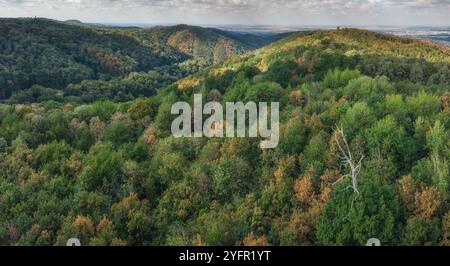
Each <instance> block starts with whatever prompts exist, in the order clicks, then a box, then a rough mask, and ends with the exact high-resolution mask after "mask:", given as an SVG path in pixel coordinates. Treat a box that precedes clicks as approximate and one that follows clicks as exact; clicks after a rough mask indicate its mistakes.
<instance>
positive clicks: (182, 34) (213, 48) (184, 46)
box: [125, 25, 289, 65]
mask: <svg viewBox="0 0 450 266" xmlns="http://www.w3.org/2000/svg"><path fill="white" fill-rule="evenodd" d="M125 34H127V35H130V36H135V37H137V38H138V39H139V40H141V41H143V42H145V41H149V42H154V43H162V44H167V45H169V46H171V47H174V48H176V49H178V50H179V51H181V52H183V53H185V54H188V55H190V56H191V57H192V58H193V59H194V60H197V63H200V64H202V65H211V64H216V63H220V62H223V61H224V60H225V59H228V58H230V57H232V56H234V55H238V54H243V53H245V52H248V51H250V50H254V49H256V48H260V47H262V46H264V45H266V44H269V43H271V42H273V41H276V40H279V39H281V38H283V37H286V36H288V35H289V34H274V35H268V36H264V35H254V34H240V33H233V32H227V31H223V30H218V29H214V28H202V27H198V26H189V25H176V26H169V27H155V28H152V29H145V30H142V29H136V30H134V31H128V32H125Z"/></svg>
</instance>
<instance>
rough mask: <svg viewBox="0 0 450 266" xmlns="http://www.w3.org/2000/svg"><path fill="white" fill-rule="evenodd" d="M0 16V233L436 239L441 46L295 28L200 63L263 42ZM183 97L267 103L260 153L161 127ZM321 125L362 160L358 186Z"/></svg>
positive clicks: (139, 239) (95, 240)
mask: <svg viewBox="0 0 450 266" xmlns="http://www.w3.org/2000/svg"><path fill="white" fill-rule="evenodd" d="M0 24H2V25H3V27H0V33H1V34H0V43H1V45H0V65H2V64H3V65H5V64H6V63H5V62H7V64H6V65H7V67H6V68H5V67H3V68H1V67H0V88H2V89H3V90H2V91H0V93H3V95H1V96H2V98H9V96H10V94H11V93H12V92H14V97H12V98H10V100H11V101H12V102H10V103H4V104H0V245H43V246H44V245H55V244H56V245H65V243H66V241H67V239H69V238H72V237H79V238H80V239H81V240H82V243H83V245H249V244H270V245H318V244H319V245H364V244H365V243H366V242H367V240H368V239H369V238H372V237H376V238H379V239H380V240H381V241H382V244H383V245H438V244H445V243H447V242H448V230H447V229H448V228H447V227H448V226H447V225H448V214H447V215H446V213H448V211H449V209H448V208H449V205H448V199H449V182H450V181H449V180H450V179H449V171H450V170H449V155H450V142H449V141H450V139H449V132H450V129H449V127H450V115H449V114H450V113H449V94H448V91H449V84H450V83H449V81H450V78H449V75H448V64H449V60H448V58H449V53H448V50H446V49H442V48H440V47H435V46H431V45H429V44H425V43H423V42H418V41H414V40H409V39H402V38H397V37H392V36H385V35H380V34H377V33H371V32H367V31H361V30H351V29H345V30H338V31H320V32H305V33H297V34H294V35H292V36H290V37H288V38H285V39H283V40H281V41H279V42H276V43H273V44H271V45H268V46H266V47H264V48H262V49H260V50H258V52H250V53H247V54H245V55H243V56H240V57H234V58H232V59H229V60H228V61H225V62H223V63H220V64H217V65H215V66H214V67H211V68H209V69H204V68H203V67H204V66H207V65H209V64H210V63H212V62H219V61H221V60H223V59H225V58H229V56H232V55H235V54H238V53H241V52H244V51H246V50H247V49H250V48H255V47H258V45H262V43H263V42H265V41H268V40H267V39H266V40H265V41H263V40H261V39H259V40H254V41H253V44H250V43H249V42H250V40H249V39H246V38H245V37H244V36H241V35H233V36H230V35H226V36H225V35H224V34H225V33H224V32H222V31H216V30H213V29H208V30H206V31H204V29H203V30H202V29H201V28H196V27H188V26H183V25H182V26H175V27H162V28H155V29H148V30H142V29H117V28H111V29H101V28H95V27H91V26H86V25H85V26H83V27H80V25H65V24H63V25H61V23H58V22H53V21H47V20H41V19H37V20H28V19H24V20H8V19H3V20H0ZM26 29H32V31H31V32H32V33H30V34H29V36H28V37H26V36H25V35H24V34H23V31H24V30H26ZM50 29H52V30H51V31H50ZM180 32H181V33H180ZM205 32H206V33H210V34H211V36H208V34H205ZM49 36H52V42H49ZM273 38H276V37H273ZM194 40H199V43H196V41H194ZM75 41H76V42H75ZM245 41H246V42H245ZM192 42H194V43H195V45H193V46H189V45H188V47H189V49H188V51H186V53H187V54H186V53H181V52H180V49H182V48H183V47H185V46H186V45H187V44H190V43H192ZM242 43H245V45H244V44H242ZM258 43H259V44H258ZM241 44H242V45H241ZM229 45H231V47H230V46H229ZM227 47H228V48H230V49H231V50H228V48H227ZM2 49H3V50H2ZM144 50H145V51H144ZM36 51H42V53H37V52H36ZM20 55H22V56H20ZM11 56H15V58H11ZM187 59H192V60H188V61H185V60H187ZM196 60H198V61H197V62H195V61H196ZM181 61H184V63H182V64H176V65H175V64H173V63H179V62H181ZM46 65H47V66H46ZM199 66H201V67H199ZM199 68H201V69H203V70H204V71H203V70H202V71H198V70H199ZM55 69H56V70H55ZM192 71H195V72H196V74H195V76H191V77H189V78H186V79H183V80H181V81H180V78H182V77H185V76H187V75H189V73H191V72H192ZM174 82H175V84H173V83H174ZM69 83H73V84H69ZM5 84H6V87H5ZM183 84H187V86H182V85H183ZM19 91H20V92H19ZM5 92H6V94H5ZM194 93H202V94H203V95H204V99H206V100H208V101H209V100H216V101H219V102H222V103H223V102H227V101H233V102H234V101H242V102H247V101H256V102H280V143H279V145H278V147H277V148H275V149H271V150H260V149H259V147H258V144H259V141H260V139H249V138H239V139H228V138H223V139H206V138H174V137H172V136H171V133H170V126H171V122H172V120H173V119H174V116H173V115H171V107H172V104H173V103H175V102H177V101H188V102H192V99H193V95H194ZM142 96H143V97H142ZM136 97H138V99H135V98H136ZM30 102H33V103H31V104H30ZM117 102H121V103H117ZM336 128H342V130H343V132H344V133H345V136H346V140H347V142H348V145H349V150H348V151H347V152H350V153H352V157H354V158H353V159H354V160H357V159H359V157H361V156H363V160H362V161H361V166H362V167H361V169H362V170H361V172H360V175H359V176H358V178H357V181H358V182H357V185H358V190H359V192H360V194H358V193H356V192H355V191H354V190H353V189H352V188H350V187H349V185H350V183H351V182H350V178H349V177H348V176H347V175H348V174H350V173H351V172H350V170H351V169H350V167H349V165H348V164H347V165H345V164H344V163H343V156H342V155H343V154H342V151H341V150H340V149H339V147H338V145H337V143H336V137H337V138H338V141H340V143H341V144H342V141H343V140H342V139H339V138H340V137H339V136H336V134H335V130H336ZM342 177H344V178H343V179H341V178H342ZM339 180H340V181H339ZM446 241H447V242H446Z"/></svg>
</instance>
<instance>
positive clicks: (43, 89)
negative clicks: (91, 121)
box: [0, 18, 286, 102]
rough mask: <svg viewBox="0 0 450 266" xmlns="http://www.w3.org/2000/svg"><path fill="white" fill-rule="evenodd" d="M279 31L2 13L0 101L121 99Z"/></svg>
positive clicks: (255, 45) (239, 51) (149, 91)
mask: <svg viewBox="0 0 450 266" xmlns="http://www.w3.org/2000/svg"><path fill="white" fill-rule="evenodd" d="M284 36H286V34H281V35H270V36H259V35H250V34H249V35H242V34H237V33H230V32H226V31H221V30H216V29H209V28H201V27H193V26H187V25H179V26H171V27H157V28H153V29H140V28H119V27H102V26H96V25H88V24H83V23H81V22H78V21H65V22H59V21H54V20H49V19H41V18H30V19H4V18H2V19H0V99H9V98H10V97H12V98H13V101H14V102H36V101H42V100H50V99H51V100H59V101H61V98H65V99H67V97H69V96H72V97H71V98H69V99H70V100H69V101H75V100H78V101H79V102H92V101H93V99H97V100H101V99H111V100H114V101H119V102H120V101H121V102H123V101H129V100H131V99H134V98H137V97H140V96H151V95H154V94H155V92H156V90H157V89H159V88H162V87H164V86H166V85H169V84H170V83H173V82H174V81H176V80H177V79H179V78H181V77H184V76H186V75H188V74H190V73H194V72H197V71H199V70H200V69H201V68H204V67H207V66H210V65H212V64H214V63H220V62H222V61H224V60H226V59H227V58H229V57H232V56H234V55H237V54H242V53H245V52H248V51H250V50H253V49H255V48H259V47H261V46H263V45H265V44H268V43H270V42H272V41H275V40H277V39H279V38H281V37H284ZM149 71H150V72H149ZM130 75H131V77H130ZM136 76H138V77H139V79H136V78H134V77H136ZM144 87H145V88H144ZM81 94H83V95H81Z"/></svg>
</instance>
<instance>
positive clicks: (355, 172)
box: [333, 127, 364, 207]
mask: <svg viewBox="0 0 450 266" xmlns="http://www.w3.org/2000/svg"><path fill="white" fill-rule="evenodd" d="M334 140H335V141H336V145H337V146H338V148H339V151H340V152H341V164H342V165H343V166H344V167H349V168H350V174H346V175H344V176H342V177H341V178H339V179H338V180H337V181H336V182H334V183H333V185H334V184H336V183H338V182H340V181H342V180H344V179H345V178H347V177H350V178H351V179H352V184H351V185H350V186H349V187H348V188H351V189H353V193H354V194H355V196H354V197H353V200H352V207H353V204H354V203H355V201H356V200H358V199H359V197H360V192H359V189H358V181H359V174H360V173H361V168H362V162H363V160H364V156H361V158H359V160H355V158H354V157H353V155H352V152H351V151H350V146H349V145H348V142H347V138H346V137H345V134H344V130H343V129H341V128H338V127H336V129H335V131H334Z"/></svg>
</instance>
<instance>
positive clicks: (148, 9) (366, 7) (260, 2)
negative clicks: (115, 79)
mask: <svg viewBox="0 0 450 266" xmlns="http://www.w3.org/2000/svg"><path fill="white" fill-rule="evenodd" d="M34 16H38V17H48V18H53V19H59V20H66V19H79V20H81V21H83V22H103V23H164V24H166V23H188V24H264V25H421V26H430V25H441V26H450V0H411V1H407V0H314V1H313V0H0V17H34Z"/></svg>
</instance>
